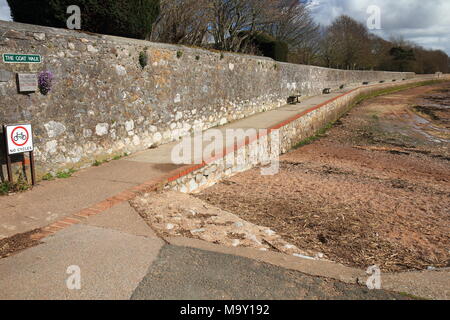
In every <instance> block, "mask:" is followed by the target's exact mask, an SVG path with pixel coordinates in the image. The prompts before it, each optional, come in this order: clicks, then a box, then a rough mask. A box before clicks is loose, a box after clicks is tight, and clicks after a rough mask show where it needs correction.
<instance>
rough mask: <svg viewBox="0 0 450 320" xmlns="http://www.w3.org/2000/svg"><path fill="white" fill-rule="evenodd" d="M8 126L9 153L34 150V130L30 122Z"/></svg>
mask: <svg viewBox="0 0 450 320" xmlns="http://www.w3.org/2000/svg"><path fill="white" fill-rule="evenodd" d="M5 127H6V134H5V135H6V148H7V152H8V155H12V154H17V153H24V152H32V151H33V150H34V147H33V132H32V129H31V125H30V124H20V125H14V126H9V125H8V126H5Z"/></svg>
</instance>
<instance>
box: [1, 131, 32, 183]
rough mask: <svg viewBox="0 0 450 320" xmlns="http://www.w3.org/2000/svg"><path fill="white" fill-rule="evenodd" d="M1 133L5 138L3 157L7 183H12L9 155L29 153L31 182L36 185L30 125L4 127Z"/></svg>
mask: <svg viewBox="0 0 450 320" xmlns="http://www.w3.org/2000/svg"><path fill="white" fill-rule="evenodd" d="M3 133H4V138H5V148H6V152H5V156H6V167H7V171H8V181H9V182H11V183H12V182H13V176H12V169H11V158H10V156H11V155H14V154H19V153H25V152H29V156H30V169H31V182H32V184H33V186H34V185H35V184H36V173H35V167H34V154H33V151H34V145H33V131H32V127H31V125H30V124H19V125H4V126H3Z"/></svg>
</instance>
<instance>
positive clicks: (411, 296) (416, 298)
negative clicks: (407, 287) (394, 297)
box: [398, 292, 431, 300]
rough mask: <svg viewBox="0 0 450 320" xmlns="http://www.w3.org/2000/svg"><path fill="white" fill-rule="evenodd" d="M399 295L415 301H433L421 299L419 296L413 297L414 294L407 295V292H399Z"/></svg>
mask: <svg viewBox="0 0 450 320" xmlns="http://www.w3.org/2000/svg"><path fill="white" fill-rule="evenodd" d="M398 294H399V295H402V296H404V297H407V298H410V299H413V300H431V299H427V298H423V297H419V296H416V295H413V294H411V293H407V292H399V293H398Z"/></svg>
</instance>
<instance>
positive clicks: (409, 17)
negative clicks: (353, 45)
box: [311, 0, 450, 54]
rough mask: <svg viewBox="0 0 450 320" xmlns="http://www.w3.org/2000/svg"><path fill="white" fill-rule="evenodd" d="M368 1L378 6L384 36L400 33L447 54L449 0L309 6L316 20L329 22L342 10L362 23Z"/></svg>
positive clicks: (331, 0)
mask: <svg viewBox="0 0 450 320" xmlns="http://www.w3.org/2000/svg"><path fill="white" fill-rule="evenodd" d="M370 5H376V6H379V7H380V9H381V24H382V30H378V31H376V32H374V33H376V34H377V35H379V36H382V37H383V38H385V39H388V38H389V37H391V36H403V37H404V38H405V39H406V40H411V41H414V42H416V43H417V44H419V45H421V46H424V47H427V48H432V49H441V50H445V51H446V52H447V53H448V54H450V1H449V0H426V1H424V0H312V1H311V9H312V12H313V14H314V17H315V18H316V20H317V22H319V23H321V24H322V25H329V24H330V23H331V22H332V21H333V20H334V19H335V18H337V17H338V16H340V15H341V14H346V15H349V16H350V17H352V18H354V19H356V20H358V21H360V22H363V23H365V22H366V21H367V18H368V14H367V13H366V10H367V8H368V7H369V6H370Z"/></svg>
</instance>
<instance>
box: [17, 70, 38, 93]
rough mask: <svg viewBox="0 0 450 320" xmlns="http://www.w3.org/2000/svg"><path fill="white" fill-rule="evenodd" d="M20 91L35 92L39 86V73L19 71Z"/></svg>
mask: <svg viewBox="0 0 450 320" xmlns="http://www.w3.org/2000/svg"><path fill="white" fill-rule="evenodd" d="M17 77H18V78H19V91H20V92H35V91H37V88H38V79H37V75H36V74H34V73H19V74H18V75H17Z"/></svg>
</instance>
